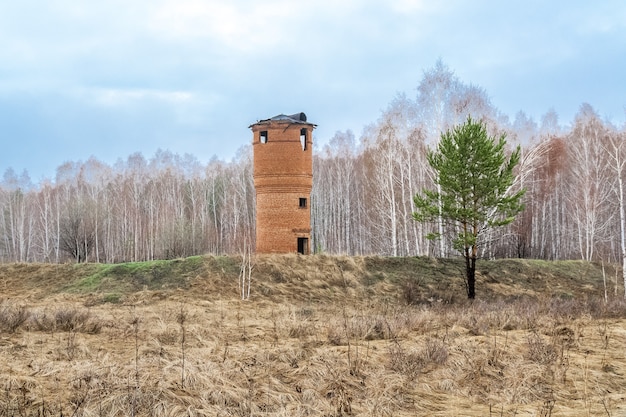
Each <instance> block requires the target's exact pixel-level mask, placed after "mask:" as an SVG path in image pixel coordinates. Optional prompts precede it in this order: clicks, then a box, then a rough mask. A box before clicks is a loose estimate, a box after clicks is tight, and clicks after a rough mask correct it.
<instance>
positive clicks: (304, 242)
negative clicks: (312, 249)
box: [298, 237, 309, 255]
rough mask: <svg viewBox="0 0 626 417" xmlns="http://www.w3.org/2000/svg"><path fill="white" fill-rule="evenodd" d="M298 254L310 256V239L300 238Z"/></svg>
mask: <svg viewBox="0 0 626 417" xmlns="http://www.w3.org/2000/svg"><path fill="white" fill-rule="evenodd" d="M298 253H300V254H302V255H308V254H309V239H308V238H306V237H299V238H298Z"/></svg>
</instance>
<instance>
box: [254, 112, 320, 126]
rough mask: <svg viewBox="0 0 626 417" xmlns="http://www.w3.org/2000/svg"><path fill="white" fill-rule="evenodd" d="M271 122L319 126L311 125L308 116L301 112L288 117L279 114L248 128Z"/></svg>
mask: <svg viewBox="0 0 626 417" xmlns="http://www.w3.org/2000/svg"><path fill="white" fill-rule="evenodd" d="M271 122H284V123H289V124H293V123H295V124H303V125H311V126H317V125H315V124H313V123H309V122H307V121H306V114H304V113H302V112H300V113H296V114H290V115H286V114H279V115H277V116H274V117H271V118H269V119H263V120H259V121H258V122H256V123H253V124H251V125H250V126H248V127H252V126H254V125H258V124H267V123H271Z"/></svg>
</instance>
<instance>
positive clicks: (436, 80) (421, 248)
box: [0, 63, 626, 263]
mask: <svg viewBox="0 0 626 417" xmlns="http://www.w3.org/2000/svg"><path fill="white" fill-rule="evenodd" d="M381 107H384V103H383V104H382V106H381ZM468 115H471V116H472V117H473V118H475V119H480V120H483V121H484V122H485V123H486V124H487V126H488V129H489V130H490V134H500V133H506V135H507V141H508V143H509V145H510V146H511V147H512V146H514V145H517V144H520V145H521V146H522V152H523V156H522V162H521V163H520V165H519V167H518V172H517V179H516V183H515V187H523V188H525V189H526V190H527V191H526V194H525V197H524V199H525V205H526V209H525V210H524V211H523V212H522V213H521V214H520V215H519V216H518V218H517V219H516V220H515V222H514V223H512V224H511V225H509V226H507V227H506V228H502V229H498V230H497V231H496V232H494V233H492V234H491V235H490V236H488V237H487V241H486V242H485V243H484V244H483V246H482V248H483V252H482V253H481V254H480V255H481V256H482V257H485V258H493V257H522V258H537V259H546V260H556V259H561V260H562V259H583V260H593V261H602V262H611V263H622V262H623V260H624V259H626V243H625V237H624V236H625V234H624V226H625V223H626V220H625V215H626V202H625V201H624V197H625V196H624V193H625V191H624V176H625V175H626V127H624V126H621V127H620V126H613V125H612V124H611V123H610V122H608V121H606V120H604V119H603V118H602V116H600V115H599V114H597V112H596V111H595V110H594V108H593V107H592V106H590V105H588V104H581V105H580V107H579V111H578V113H577V114H576V116H575V118H574V120H572V121H570V122H568V124H567V125H562V124H560V123H561V122H560V121H559V118H558V115H557V114H556V113H555V112H554V111H548V112H547V113H545V114H544V115H543V116H542V117H541V120H538V121H536V120H533V119H531V118H530V117H528V116H527V115H526V114H525V113H523V112H521V111H520V112H519V113H518V114H516V115H515V116H514V117H513V118H510V117H509V116H506V115H503V114H502V113H500V112H499V111H498V109H496V108H495V107H494V106H493V105H492V103H491V101H490V99H489V96H488V94H487V93H486V92H485V91H484V90H483V89H481V88H480V87H477V86H475V85H469V84H466V83H464V82H462V81H461V80H459V79H458V78H457V77H456V75H455V74H454V73H453V72H452V71H451V70H450V69H449V68H447V67H446V66H445V65H443V64H442V63H437V64H436V65H435V66H434V67H433V68H431V69H428V70H427V71H425V72H424V73H423V76H422V79H421V81H420V82H419V85H418V86H417V89H416V90H415V92H414V93H413V94H412V95H411V96H409V95H407V94H398V95H397V96H396V97H395V98H394V99H393V100H392V102H391V103H389V104H388V105H387V106H386V108H385V110H384V111H382V112H381V114H380V117H379V119H378V120H375V121H372V123H371V124H369V125H368V126H365V127H363V129H362V133H361V134H360V136H357V135H355V133H354V132H353V131H351V130H348V131H342V132H337V133H336V134H335V135H334V136H333V137H332V138H315V139H314V140H315V142H316V146H315V149H314V155H315V156H314V167H313V169H314V185H313V192H312V196H311V214H312V228H313V232H312V249H313V250H314V251H315V252H318V253H319V252H324V253H329V254H346V255H368V254H378V255H388V256H416V255H427V256H451V255H455V253H454V252H453V250H452V249H451V248H450V246H449V245H448V244H446V241H445V240H441V241H435V242H433V241H429V240H428V239H426V235H427V234H428V233H430V232H433V231H438V230H437V228H440V227H441V226H440V225H437V224H433V225H422V224H419V223H416V222H415V221H414V220H412V217H411V213H412V211H413V196H414V195H415V193H416V192H417V191H420V190H421V189H423V188H425V187H428V188H431V187H432V186H433V173H432V172H431V170H430V168H429V166H428V163H427V162H426V151H427V149H428V148H429V147H432V146H434V145H435V144H436V142H437V140H438V138H439V137H440V134H441V132H443V131H445V130H447V129H449V128H450V127H452V126H453V125H455V124H458V123H462V122H463V121H464V120H465V119H466V118H467V116H468ZM316 122H317V123H320V124H321V123H324V121H323V120H318V121H316ZM251 138H252V135H250V142H251V141H252V139H251ZM317 143H324V145H319V144H317ZM254 225H255V191H254V184H253V179H252V146H251V143H246V144H245V145H244V146H242V148H241V149H240V151H239V153H238V154H237V155H236V157H235V158H233V159H232V160H231V161H229V162H225V161H221V160H218V159H213V160H211V161H210V162H208V163H206V164H205V163H200V162H199V161H198V160H197V159H196V158H195V157H194V156H192V155H184V156H180V155H176V154H173V153H171V152H169V151H159V152H157V153H156V154H155V155H153V156H151V157H149V158H146V157H144V156H143V155H141V154H133V155H130V156H128V157H127V158H126V159H124V160H120V161H118V162H117V163H115V164H113V165H108V164H105V163H102V162H100V161H99V160H98V159H97V158H91V159H89V160H87V161H81V162H67V163H65V164H63V165H62V166H59V167H58V169H57V171H56V176H55V178H53V179H49V180H44V181H42V182H40V183H37V184H33V183H32V182H31V180H30V178H29V176H28V173H27V172H23V173H16V172H15V171H14V170H13V169H11V168H9V169H7V170H6V171H5V172H4V175H3V177H2V179H1V182H0V261H2V262H55V263H56V262H68V261H72V262H106V263H114V262H126V261H144V260H153V259H171V258H177V257H186V256H190V255H198V254H205V253H212V254H241V253H245V252H246V250H247V248H246V245H249V244H250V243H252V244H254V234H255V233H254Z"/></svg>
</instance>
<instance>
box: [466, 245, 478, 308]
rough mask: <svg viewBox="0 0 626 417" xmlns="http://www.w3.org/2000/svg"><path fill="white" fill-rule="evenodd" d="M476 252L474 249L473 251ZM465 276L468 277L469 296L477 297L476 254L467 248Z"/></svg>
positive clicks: (471, 298) (469, 297) (471, 297)
mask: <svg viewBox="0 0 626 417" xmlns="http://www.w3.org/2000/svg"><path fill="white" fill-rule="evenodd" d="M472 252H474V251H472ZM465 277H466V278H467V298H468V299H470V300H473V299H474V298H476V254H475V253H470V250H469V248H466V249H465Z"/></svg>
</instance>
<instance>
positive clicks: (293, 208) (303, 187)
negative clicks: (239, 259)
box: [250, 120, 315, 253]
mask: <svg viewBox="0 0 626 417" xmlns="http://www.w3.org/2000/svg"><path fill="white" fill-rule="evenodd" d="M314 127H315V125H313V124H310V123H291V122H289V121H285V120H264V121H261V122H258V123H256V124H253V125H252V126H250V128H251V129H252V132H253V152H254V187H255V189H256V252H257V253H289V252H298V251H299V250H300V251H302V252H303V253H309V251H310V242H311V187H312V184H313V157H312V152H313V143H312V133H313V128H314ZM302 129H306V146H305V147H304V146H303V143H302V141H301V136H300V135H301V132H302ZM261 132H266V135H267V136H266V137H267V141H266V142H265V143H263V142H262V140H261ZM264 135H265V133H264ZM303 147H304V148H305V149H303ZM301 199H306V200H305V201H302V200H301ZM303 202H304V203H305V206H304V207H302V203H303ZM299 238H300V245H299V244H298V239H299ZM302 239H306V240H302Z"/></svg>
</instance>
